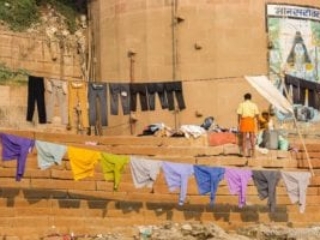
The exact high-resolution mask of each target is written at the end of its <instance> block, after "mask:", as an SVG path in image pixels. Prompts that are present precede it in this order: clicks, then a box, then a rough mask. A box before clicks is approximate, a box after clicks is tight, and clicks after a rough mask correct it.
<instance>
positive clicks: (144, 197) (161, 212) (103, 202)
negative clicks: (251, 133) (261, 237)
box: [0, 131, 320, 236]
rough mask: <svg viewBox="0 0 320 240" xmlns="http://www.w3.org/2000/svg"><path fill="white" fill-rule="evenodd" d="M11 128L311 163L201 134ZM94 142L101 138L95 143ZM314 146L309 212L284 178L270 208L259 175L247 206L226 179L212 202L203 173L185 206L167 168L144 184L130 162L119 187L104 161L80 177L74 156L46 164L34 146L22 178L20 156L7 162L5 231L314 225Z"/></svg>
mask: <svg viewBox="0 0 320 240" xmlns="http://www.w3.org/2000/svg"><path fill="white" fill-rule="evenodd" d="M9 133H12V134H17V135H20V136H25V137H29V138H35V139H38V140H44V141H48V142H57V143H59V144H66V145H72V146H78V147H81V148H89V149H95V150H97V151H106V152H110V153H117V154H128V155H133V154H137V155H144V156H147V157H149V158H150V159H160V160H164V161H172V162H182V163H189V164H203V165H208V166H222V167H223V166H225V167H246V168H250V169H277V170H290V171H308V168H309V166H308V162H307V159H306V158H305V154H303V152H302V151H301V150H299V151H298V152H297V153H294V152H283V151H269V152H268V154H265V155H263V154H258V156H257V157H256V158H246V157H239V156H237V154H236V153H237V146H235V145H223V146H217V147H211V146H207V145H206V143H205V141H204V140H203V139H197V140H195V141H196V143H194V145H193V144H192V142H191V141H194V140H193V139H192V140H190V139H181V138H178V139H173V138H156V137H91V136H89V137H85V136H78V135H66V134H56V133H55V134H52V133H50V134H49V133H38V132H28V131H25V132H17V131H10V132H9ZM88 142H90V143H91V144H92V143H98V145H88V144H86V143H88ZM307 146H308V149H310V152H309V155H310V156H311V157H310V160H311V162H312V164H313V167H314V173H315V176H314V177H312V179H311V184H310V186H309V188H308V193H307V208H306V212H305V213H304V214H301V213H299V209H298V206H296V205H293V204H292V203H291V202H290V199H289V197H288V195H287V192H286V189H285V187H284V185H283V183H282V181H280V183H279V185H278V187H277V210H276V212H275V213H270V212H269V210H268V208H267V203H266V200H260V199H259V197H258V195H257V190H256V188H255V186H254V184H253V182H252V181H250V182H249V185H248V189H247V201H248V204H249V205H248V206H245V207H244V208H239V207H238V197H237V196H233V195H231V194H230V193H229V189H228V186H227V185H226V182H225V181H224V180H223V181H221V182H220V183H219V187H218V191H217V194H216V199H215V204H214V206H212V205H210V204H209V201H210V200H209V196H208V195H205V196H200V195H199V194H198V189H197V186H196V182H195V179H194V177H191V178H190V180H189V185H188V193H187V199H186V203H185V204H184V205H183V206H179V205H178V204H177V202H178V197H179V193H178V192H174V193H170V192H169V191H168V188H167V185H166V182H165V179H164V176H163V173H160V175H159V177H158V179H157V181H156V183H155V185H154V188H153V191H151V189H149V188H143V189H136V188H135V187H134V185H133V182H132V176H131V170H130V166H129V165H127V166H126V168H125V171H124V173H123V175H122V179H121V184H120V187H119V189H118V191H117V192H114V191H113V182H107V181H105V180H104V178H103V175H102V171H101V167H100V166H99V165H97V166H96V169H95V175H94V176H93V177H91V178H87V179H83V180H80V181H74V180H73V176H72V172H71V167H70V163H69V160H68V156H65V157H64V159H63V161H62V164H61V165H59V166H53V167H52V168H50V169H47V170H40V169H38V166H37V153H36V151H35V150H34V151H33V152H32V153H30V154H29V155H28V159H27V164H26V171H25V176H24V178H23V179H22V180H21V181H20V182H16V181H15V179H14V176H15V170H16V161H5V162H4V161H2V162H1V164H0V173H1V174H0V236H4V235H7V236H10V235H12V234H14V232H15V231H17V229H19V233H20V232H21V234H24V233H28V234H35V235H36V234H38V235H39V236H40V235H43V233H44V232H45V231H48V229H50V227H51V226H53V225H54V226H56V227H57V229H59V231H60V232H61V233H62V232H64V233H69V232H70V231H71V230H72V231H75V232H77V233H79V234H82V233H92V234H97V233H106V232H108V231H112V227H126V226H136V225H149V224H159V223H163V222H165V221H177V222H184V221H203V222H206V221H208V222H210V221H211V222H212V221H214V222H215V223H217V224H218V225H220V226H222V227H224V228H228V229H234V228H236V227H239V226H243V225H245V224H250V223H257V222H266V223H268V222H270V223H272V222H276V223H279V224H284V225H285V224H287V223H288V222H290V224H291V225H292V226H308V225H310V224H313V223H314V222H317V221H319V219H320V214H315V212H317V211H316V208H318V207H319V203H320V177H319V176H320V169H318V168H320V164H319V167H318V165H317V163H318V161H319V162H320V158H318V157H319V153H320V148H319V147H318V148H317V144H316V143H314V142H312V143H310V146H311V147H310V148H309V145H308V144H307ZM318 146H320V145H318ZM300 147H301V146H299V149H300ZM35 226H37V227H36V228H35ZM20 229H21V231H20Z"/></svg>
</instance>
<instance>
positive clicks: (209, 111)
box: [99, 0, 320, 134]
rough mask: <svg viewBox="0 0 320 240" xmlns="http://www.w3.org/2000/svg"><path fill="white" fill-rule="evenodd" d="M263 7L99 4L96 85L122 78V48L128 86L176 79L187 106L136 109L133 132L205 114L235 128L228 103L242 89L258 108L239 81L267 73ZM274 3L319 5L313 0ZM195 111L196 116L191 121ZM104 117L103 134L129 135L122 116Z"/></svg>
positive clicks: (186, 2) (142, 1)
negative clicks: (98, 80) (175, 18)
mask: <svg viewBox="0 0 320 240" xmlns="http://www.w3.org/2000/svg"><path fill="white" fill-rule="evenodd" d="M174 2H175V3H176V16H179V17H181V18H183V19H184V21H183V22H180V23H178V24H174V26H175V30H174V34H173V29H172V26H173V22H172V21H173V20H172V11H173V6H172V3H174ZM267 2H268V3H272V2H277V1H265V0H241V1H221V0H198V1H192V0H176V1H170V0H159V1H151V0H149V1H146V0H132V1H122V0H114V1H103V0H100V1H99V4H100V6H99V7H100V25H99V26H100V29H99V30H100V31H99V32H100V36H101V37H100V40H101V42H100V51H99V52H100V57H99V59H100V60H101V62H100V63H101V69H100V72H101V73H100V74H101V81H104V82H114V81H116V82H129V81H130V59H129V58H128V51H130V50H133V51H134V52H136V55H135V56H134V74H133V75H134V77H133V79H131V80H132V81H133V82H161V81H172V80H174V79H176V80H181V81H183V93H184V97H185V99H186V105H187V109H186V110H183V111H181V112H178V113H174V112H169V111H162V110H161V108H160V107H159V104H158V105H157V108H156V109H157V111H156V112H141V111H139V110H138V111H137V112H136V113H135V114H136V115H137V117H138V121H137V122H136V123H135V126H134V127H133V128H134V132H136V133H139V132H140V131H141V129H142V128H143V127H144V126H146V125H148V124H150V123H154V122H164V123H165V124H167V125H168V126H171V127H175V126H178V127H179V126H180V125H181V124H199V123H201V122H202V120H203V117H205V116H209V115H212V116H214V117H215V118H216V120H217V122H218V123H219V124H220V125H221V126H226V127H231V126H235V124H236V116H235V109H236V106H237V104H238V103H239V102H240V101H241V100H242V96H243V94H244V93H245V92H248V91H249V92H252V93H253V98H254V100H255V101H257V102H258V103H259V106H260V108H261V109H263V108H266V107H267V105H268V104H267V103H266V101H265V100H264V99H262V98H261V97H260V96H259V94H257V93H256V92H255V91H254V90H253V89H252V88H251V87H250V86H249V85H248V84H247V83H246V82H245V80H244V78H243V76H244V75H259V74H267V73H268V62H267V54H268V52H267V33H266V16H265V10H266V9H265V4H266V3H267ZM282 3H288V4H298V5H309V6H315V7H319V6H320V4H319V2H318V1H315V0H313V1H302V0H294V1H282ZM173 35H174V36H175V38H174V37H173ZM195 44H198V45H199V46H201V49H199V48H197V47H195ZM174 53H176V54H174ZM174 66H175V69H174ZM196 111H200V112H201V113H203V117H200V118H197V117H196V115H195V112H196ZM109 120H110V121H109V123H110V127H109V128H108V129H106V132H107V134H113V133H115V132H118V133H128V132H129V130H130V126H129V123H128V122H129V121H128V117H127V116H109Z"/></svg>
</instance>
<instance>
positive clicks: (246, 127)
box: [237, 93, 259, 156]
mask: <svg viewBox="0 0 320 240" xmlns="http://www.w3.org/2000/svg"><path fill="white" fill-rule="evenodd" d="M237 114H238V126H239V130H240V133H241V136H242V144H241V145H242V155H244V154H246V155H248V146H247V136H249V140H250V145H251V149H252V156H254V155H255V154H254V153H255V130H256V127H258V124H257V123H258V118H259V109H258V106H257V105H256V104H255V103H254V102H252V101H251V94H250V93H246V94H245V95H244V101H243V102H242V103H240V104H239V106H238V109H237Z"/></svg>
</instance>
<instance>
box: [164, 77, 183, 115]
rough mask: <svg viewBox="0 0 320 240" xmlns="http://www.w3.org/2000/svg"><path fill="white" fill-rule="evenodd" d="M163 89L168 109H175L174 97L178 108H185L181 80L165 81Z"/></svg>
mask: <svg viewBox="0 0 320 240" xmlns="http://www.w3.org/2000/svg"><path fill="white" fill-rule="evenodd" d="M164 90H165V93H166V96H167V99H168V106H169V110H175V101H174V98H175V99H176V102H177V104H178V108H179V110H183V109H185V108H186V104H185V101H184V97H183V92H182V83H181V82H178V81H175V82H166V83H164Z"/></svg>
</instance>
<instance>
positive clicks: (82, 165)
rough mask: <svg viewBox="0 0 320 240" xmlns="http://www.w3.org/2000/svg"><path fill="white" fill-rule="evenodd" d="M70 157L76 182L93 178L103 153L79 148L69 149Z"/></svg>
mask: <svg viewBox="0 0 320 240" xmlns="http://www.w3.org/2000/svg"><path fill="white" fill-rule="evenodd" d="M68 157H69V161H70V164H71V170H72V173H73V178H74V180H80V179H83V178H86V177H93V175H94V168H95V165H96V163H97V162H98V161H99V160H100V159H101V152H99V151H94V150H88V149H83V148H77V147H70V146H69V147H68Z"/></svg>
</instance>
